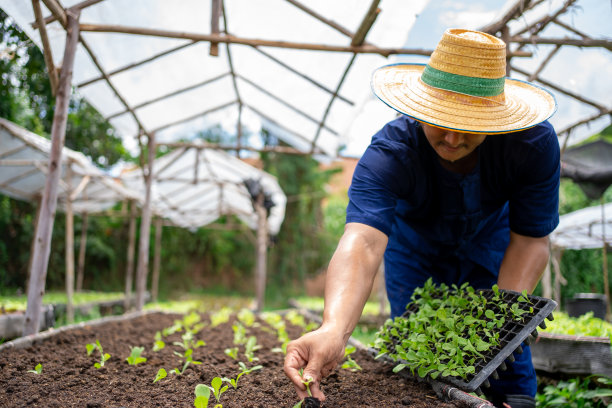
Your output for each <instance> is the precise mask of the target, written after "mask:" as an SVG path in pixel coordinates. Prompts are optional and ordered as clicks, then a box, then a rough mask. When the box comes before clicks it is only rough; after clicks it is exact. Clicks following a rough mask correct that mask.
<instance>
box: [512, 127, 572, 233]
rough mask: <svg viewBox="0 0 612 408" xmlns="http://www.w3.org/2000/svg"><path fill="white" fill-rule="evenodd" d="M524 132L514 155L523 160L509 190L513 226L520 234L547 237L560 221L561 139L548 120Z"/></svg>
mask: <svg viewBox="0 0 612 408" xmlns="http://www.w3.org/2000/svg"><path fill="white" fill-rule="evenodd" d="M521 133H523V132H521ZM521 136H522V137H523V138H524V139H523V143H521V145H520V146H521V147H520V152H515V153H518V154H517V156H515V157H522V158H523V160H522V162H521V163H520V164H519V167H518V171H517V174H516V176H517V183H516V184H515V188H513V191H511V194H510V219H509V221H510V229H511V230H512V231H513V232H516V233H517V234H521V235H526V236H530V237H535V238H539V237H544V236H547V235H548V234H550V233H551V232H552V231H553V230H554V229H555V228H556V227H557V225H558V224H559V182H560V157H561V155H560V149H559V141H558V139H557V134H556V133H555V131H554V129H553V127H552V126H551V125H550V124H549V123H548V122H545V123H544V124H542V125H539V126H536V127H534V128H532V129H529V130H528V131H526V132H524V134H523V135H521Z"/></svg>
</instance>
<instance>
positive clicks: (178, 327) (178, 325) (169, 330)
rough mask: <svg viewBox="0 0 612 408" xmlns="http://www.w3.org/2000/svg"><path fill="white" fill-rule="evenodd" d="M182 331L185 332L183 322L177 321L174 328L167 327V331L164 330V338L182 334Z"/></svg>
mask: <svg viewBox="0 0 612 408" xmlns="http://www.w3.org/2000/svg"><path fill="white" fill-rule="evenodd" d="M181 331H183V322H181V321H180V320H175V321H174V324H173V325H172V326H170V327H166V328H165V329H163V330H162V335H163V336H164V337H168V336H170V335H171V334H174V333H177V332H181Z"/></svg>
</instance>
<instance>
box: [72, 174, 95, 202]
mask: <svg viewBox="0 0 612 408" xmlns="http://www.w3.org/2000/svg"><path fill="white" fill-rule="evenodd" d="M90 180H91V176H89V175H87V176H85V177H83V178H82V179H81V182H80V183H79V185H78V186H77V188H75V189H74V191H72V193H71V194H70V200H71V201H74V200H76V198H77V197H78V196H79V194H81V192H82V191H83V190H84V189H85V187H87V184H88V183H89V181H90Z"/></svg>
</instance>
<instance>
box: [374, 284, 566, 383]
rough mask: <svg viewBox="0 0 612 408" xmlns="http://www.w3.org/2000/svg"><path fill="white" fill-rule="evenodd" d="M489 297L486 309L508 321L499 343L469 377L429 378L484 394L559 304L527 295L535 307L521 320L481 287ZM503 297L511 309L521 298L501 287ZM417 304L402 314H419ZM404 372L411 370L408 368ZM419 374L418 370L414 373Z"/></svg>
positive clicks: (487, 353)
mask: <svg viewBox="0 0 612 408" xmlns="http://www.w3.org/2000/svg"><path fill="white" fill-rule="evenodd" d="M478 292H479V293H480V294H481V295H482V296H483V297H484V298H485V299H486V300H487V309H491V310H493V312H495V313H496V314H503V315H504V316H505V322H504V324H503V325H502V326H501V328H499V329H496V331H498V332H499V345H497V346H494V347H492V348H490V349H489V350H487V351H486V352H482V354H483V357H482V358H478V359H476V361H475V362H474V367H475V371H474V373H473V374H468V375H467V376H466V377H467V378H465V379H464V378H461V377H454V376H444V377H442V376H439V377H437V378H436V379H435V380H432V379H430V378H426V379H427V380H429V381H434V382H436V381H437V382H443V383H447V384H450V385H453V386H455V387H457V388H459V389H461V390H463V391H466V392H476V393H478V394H482V392H481V389H480V387H481V386H483V387H489V377H491V378H497V376H498V373H497V370H498V369H499V370H502V371H504V370H506V369H507V366H506V363H510V364H511V363H512V362H514V356H513V353H515V352H516V353H522V347H521V345H522V344H523V342H525V343H526V344H529V343H530V342H531V340H532V338H533V339H534V340H535V338H536V337H537V328H538V326H539V327H542V328H545V327H546V324H545V322H544V320H545V319H546V318H548V319H549V320H552V318H553V317H552V312H553V310H554V309H555V308H556V307H557V303H556V302H555V301H554V300H551V299H546V298H542V297H539V296H527V298H528V299H529V301H530V303H531V304H529V305H528V307H527V309H529V307H532V308H533V312H529V310H528V311H527V313H525V314H524V315H523V319H522V320H521V321H517V320H514V319H512V317H511V316H512V315H511V314H510V312H508V313H504V312H502V309H501V308H500V307H499V304H496V303H494V302H493V298H494V296H495V293H494V291H493V290H491V289H485V290H479V291H478ZM499 293H500V294H501V299H502V302H503V303H506V304H507V305H508V309H510V307H511V306H512V304H514V303H518V302H519V301H518V299H519V297H520V296H522V295H521V293H518V292H514V291H508V290H500V291H499ZM431 296H432V298H436V297H437V296H438V295H437V294H436V293H432V294H431ZM525 305H526V303H521V307H522V308H523V309H524V306H525ZM418 307H419V306H418V305H416V304H414V303H411V304H410V305H408V308H407V309H406V312H405V313H404V314H403V316H402V317H407V316H408V315H409V314H411V313H416V312H417V311H418ZM461 318H462V316H456V319H461ZM481 319H485V320H488V319H487V318H486V317H484V316H481ZM399 340H400V339H397V338H396V339H394V345H397V343H398V341H399ZM372 351H373V352H374V353H377V352H378V350H376V349H373V350H372ZM383 360H385V361H388V362H391V363H394V364H401V363H405V361H402V360H400V359H398V360H393V359H392V358H390V357H388V356H386V355H385V356H383ZM404 371H409V370H408V369H405V370H403V371H401V372H400V373H402V372H404ZM415 375H416V372H415Z"/></svg>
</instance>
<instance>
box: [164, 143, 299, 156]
mask: <svg viewBox="0 0 612 408" xmlns="http://www.w3.org/2000/svg"><path fill="white" fill-rule="evenodd" d="M158 146H167V147H170V148H181V147H193V148H197V149H212V150H230V151H233V150H235V149H236V146H233V145H219V144H214V143H207V142H197V143H190V142H168V143H159V144H158ZM242 150H247V151H251V152H273V153H282V154H295V155H309V154H310V153H309V152H303V151H301V150H297V149H295V148H293V147H288V146H267V147H262V148H256V147H250V146H242Z"/></svg>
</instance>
